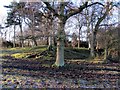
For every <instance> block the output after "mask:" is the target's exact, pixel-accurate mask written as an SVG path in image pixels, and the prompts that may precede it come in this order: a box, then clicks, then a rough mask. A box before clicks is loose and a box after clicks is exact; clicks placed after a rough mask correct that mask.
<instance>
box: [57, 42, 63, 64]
mask: <svg viewBox="0 0 120 90" xmlns="http://www.w3.org/2000/svg"><path fill="white" fill-rule="evenodd" d="M55 65H57V66H64V41H63V40H58V41H57V57H56V62H55Z"/></svg>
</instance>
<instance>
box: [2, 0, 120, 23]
mask: <svg viewBox="0 0 120 90" xmlns="http://www.w3.org/2000/svg"><path fill="white" fill-rule="evenodd" d="M12 1H19V0H0V24H1V25H3V23H5V20H6V17H7V8H4V7H3V6H5V5H9V4H10V2H12ZM23 1H27V0H23ZM32 1H33V0H32ZM72 1H74V2H76V1H81V0H72ZM83 1H84V0H83ZM95 1H102V0H95ZM103 1H107V0H103ZM118 1H120V0H114V2H118ZM114 14H116V16H117V14H118V12H116V11H115V13H114Z"/></svg>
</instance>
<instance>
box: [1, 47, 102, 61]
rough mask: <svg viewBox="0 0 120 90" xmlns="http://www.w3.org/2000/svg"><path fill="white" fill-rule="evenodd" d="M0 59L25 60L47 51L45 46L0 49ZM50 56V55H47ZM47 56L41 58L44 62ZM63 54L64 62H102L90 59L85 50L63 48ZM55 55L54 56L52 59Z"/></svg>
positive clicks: (99, 58)
mask: <svg viewBox="0 0 120 90" xmlns="http://www.w3.org/2000/svg"><path fill="white" fill-rule="evenodd" d="M0 50H1V53H0V57H2V56H12V57H14V58H27V56H29V55H32V54H37V53H41V52H43V51H45V50H47V46H46V45H42V46H35V47H24V48H20V47H16V48H2V49H0ZM49 54H50V53H49ZM49 54H47V55H45V56H44V57H43V58H44V59H45V60H49V59H51V57H50V55H51V54H50V55H49ZM64 54H65V60H70V61H72V62H73V61H74V62H77V61H81V62H90V63H103V62H104V60H103V58H102V57H96V58H94V59H93V58H90V57H89V56H90V51H89V50H88V49H87V48H79V49H78V48H74V49H73V48H65V51H64ZM55 56H56V54H54V57H55ZM41 57H42V56H37V57H35V58H38V59H39V58H41Z"/></svg>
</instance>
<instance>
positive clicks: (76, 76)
mask: <svg viewBox="0 0 120 90" xmlns="http://www.w3.org/2000/svg"><path fill="white" fill-rule="evenodd" d="M54 62H55V59H54V58H53V57H51V58H42V57H40V58H34V59H33V58H13V57H11V56H3V57H2V58H1V59H0V67H1V68H0V69H1V71H2V72H1V73H2V75H1V76H0V77H1V80H0V84H1V88H2V89H5V88H36V89H37V88H68V90H69V89H70V88H93V89H94V88H109V89H110V88H114V89H115V88H116V89H118V88H120V76H119V75H120V69H119V67H120V64H119V63H93V62H86V61H85V60H83V59H65V66H64V67H60V68H56V67H52V64H53V63H54ZM27 90H28V89H27ZM95 90H96V89H95ZM112 90H113V89H112Z"/></svg>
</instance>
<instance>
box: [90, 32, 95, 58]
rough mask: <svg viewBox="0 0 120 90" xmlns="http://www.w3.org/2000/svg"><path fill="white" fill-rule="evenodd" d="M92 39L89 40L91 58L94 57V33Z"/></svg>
mask: <svg viewBox="0 0 120 90" xmlns="http://www.w3.org/2000/svg"><path fill="white" fill-rule="evenodd" d="M91 36H92V39H91V49H90V54H91V57H93V58H94V57H95V50H94V49H95V39H96V37H95V34H94V32H92V35H91Z"/></svg>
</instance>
